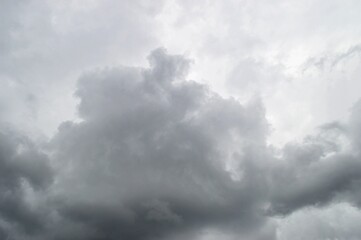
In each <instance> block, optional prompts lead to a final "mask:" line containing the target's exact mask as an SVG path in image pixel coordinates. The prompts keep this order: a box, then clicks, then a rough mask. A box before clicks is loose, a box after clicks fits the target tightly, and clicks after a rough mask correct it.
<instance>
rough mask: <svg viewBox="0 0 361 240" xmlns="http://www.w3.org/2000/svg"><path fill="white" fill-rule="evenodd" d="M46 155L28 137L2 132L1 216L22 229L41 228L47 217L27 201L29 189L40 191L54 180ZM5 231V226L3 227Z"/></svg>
mask: <svg viewBox="0 0 361 240" xmlns="http://www.w3.org/2000/svg"><path fill="white" fill-rule="evenodd" d="M51 182H52V172H51V169H50V167H49V165H48V159H47V156H46V155H45V154H43V153H41V152H39V151H38V150H37V148H36V146H34V145H33V144H32V143H31V142H30V140H29V139H27V138H26V137H23V136H21V135H19V134H17V133H15V132H13V131H8V130H7V131H1V132H0V219H2V220H4V221H5V222H8V223H9V224H11V225H13V226H14V227H15V228H17V229H18V230H19V231H20V232H22V231H25V232H27V233H29V234H30V233H35V232H37V231H41V229H42V228H43V225H44V223H45V222H44V221H43V219H42V216H41V214H40V212H39V211H38V209H35V207H32V206H31V202H29V201H27V199H26V197H27V196H26V195H27V193H26V192H27V191H26V190H27V189H30V190H32V191H35V193H36V194H41V191H42V190H43V189H44V188H45V187H46V186H48V185H49V184H51ZM2 231H3V230H2Z"/></svg>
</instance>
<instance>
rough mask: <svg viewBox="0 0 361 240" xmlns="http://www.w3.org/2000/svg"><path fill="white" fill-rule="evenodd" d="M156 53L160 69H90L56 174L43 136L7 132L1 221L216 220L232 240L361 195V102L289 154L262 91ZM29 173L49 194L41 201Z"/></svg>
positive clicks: (105, 238) (136, 225) (85, 233)
mask: <svg viewBox="0 0 361 240" xmlns="http://www.w3.org/2000/svg"><path fill="white" fill-rule="evenodd" d="M148 60H149V62H150V67H149V68H134V67H133V68H132V67H117V68H106V69H102V70H99V69H98V70H94V71H92V72H87V73H85V74H84V75H83V77H82V78H81V79H80V80H79V82H78V86H77V91H76V96H77V97H79V99H80V103H79V106H78V113H79V117H80V118H81V121H78V122H71V121H68V122H64V123H63V124H61V125H60V127H59V130H58V133H57V134H56V136H55V137H54V138H53V139H52V140H51V142H50V146H49V149H48V151H49V154H50V155H49V156H50V157H51V159H52V161H51V162H52V164H53V168H54V169H55V172H53V173H52V172H51V171H50V169H49V167H48V166H47V156H46V155H44V154H43V153H41V151H40V150H38V149H37V147H36V146H35V145H34V144H32V143H31V141H29V140H27V139H26V138H24V137H17V136H18V135H17V134H7V135H4V134H3V136H4V137H3V138H1V139H4V140H2V141H1V146H2V150H1V153H2V158H1V164H2V166H3V167H2V168H1V169H2V171H3V174H2V176H1V179H2V183H1V193H0V194H3V195H4V194H7V195H6V197H5V198H3V200H2V201H1V202H0V214H1V217H2V218H1V219H3V220H4V221H6V222H7V223H10V224H14V225H15V227H10V230H7V229H8V227H7V226H1V224H0V226H1V227H2V228H3V229H4V230H2V232H4V234H5V235H7V234H10V235H11V236H13V238H14V239H16V240H17V239H22V238H25V239H56V240H58V239H59V240H61V239H79V240H83V239H94V240H95V239H102V240H113V239H182V238H183V239H184V238H191V239H192V238H193V239H197V238H199V236H200V235H201V234H202V233H203V232H204V231H205V230H206V229H215V230H216V231H219V232H220V233H222V234H223V233H225V234H226V235H227V234H228V233H229V239H232V236H238V237H239V236H244V238H247V239H276V236H277V235H276V229H275V226H274V225H273V224H272V221H270V219H271V218H274V217H277V216H280V215H283V216H285V215H288V214H291V213H293V212H295V211H297V210H300V209H302V208H304V207H309V206H324V205H327V204H330V203H333V202H334V201H346V202H350V203H354V204H359V203H360V199H361V198H360V196H358V195H357V192H359V191H358V189H359V184H358V183H359V182H360V180H361V164H360V153H359V150H358V149H359V146H360V137H359V136H360V132H361V131H360V125H361V124H360V121H361V118H360V112H361V111H360V107H359V106H360V104H356V105H355V107H354V109H353V110H352V114H351V117H350V120H349V121H348V122H346V123H337V122H335V123H330V124H327V125H324V126H322V127H320V128H319V129H318V133H317V134H314V135H310V136H308V137H307V138H305V139H304V141H303V142H300V143H289V144H287V145H286V146H285V147H284V148H283V149H281V150H280V153H281V154H280V155H279V156H277V155H276V154H275V152H274V149H272V147H271V146H269V145H267V143H266V140H267V136H268V133H269V126H268V122H267V120H266V119H265V111H264V109H263V106H262V103H261V102H260V101H259V100H257V99H254V100H253V101H250V102H249V103H247V104H243V105H241V104H240V103H239V102H238V101H236V100H235V99H233V98H228V99H226V98H223V97H220V96H219V95H217V94H216V93H214V92H212V91H210V90H209V89H208V88H207V87H206V86H204V85H202V84H199V83H196V82H194V81H189V80H186V76H187V71H188V69H189V67H190V62H189V61H188V60H186V59H184V58H183V57H182V56H180V55H169V54H167V53H166V51H165V50H164V49H156V50H154V51H153V52H152V53H151V54H150V56H149V57H148ZM22 179H25V181H26V183H27V184H29V186H30V188H31V189H32V191H34V192H35V193H36V195H41V194H44V197H43V199H40V200H35V201H39V202H38V203H37V205H36V206H38V207H36V208H32V207H30V205H29V203H28V201H27V200H26V199H27V198H26V193H25V190H24V186H23V185H22ZM53 179H54V180H53ZM4 196H5V195H4ZM44 199H45V200H44ZM41 204H43V206H41V207H39V205H41ZM1 219H0V220H1ZM0 223H1V222H0ZM17 229H22V230H19V231H17ZM261 229H263V230H262V231H260V230H261ZM257 232H259V233H257Z"/></svg>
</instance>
